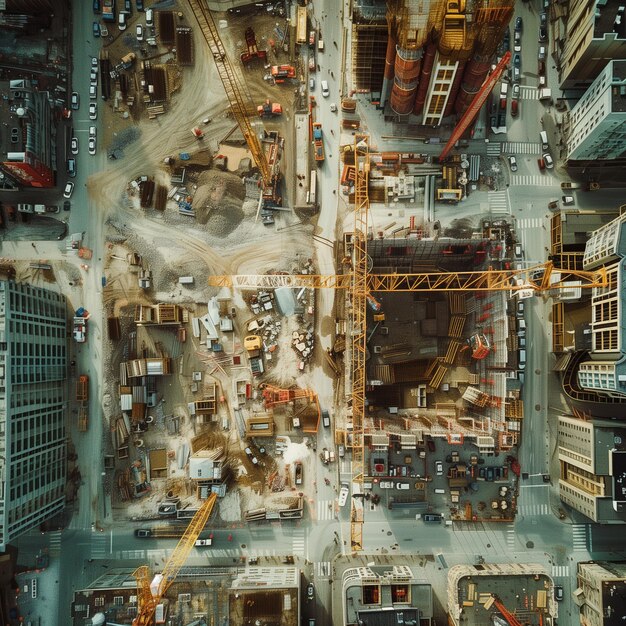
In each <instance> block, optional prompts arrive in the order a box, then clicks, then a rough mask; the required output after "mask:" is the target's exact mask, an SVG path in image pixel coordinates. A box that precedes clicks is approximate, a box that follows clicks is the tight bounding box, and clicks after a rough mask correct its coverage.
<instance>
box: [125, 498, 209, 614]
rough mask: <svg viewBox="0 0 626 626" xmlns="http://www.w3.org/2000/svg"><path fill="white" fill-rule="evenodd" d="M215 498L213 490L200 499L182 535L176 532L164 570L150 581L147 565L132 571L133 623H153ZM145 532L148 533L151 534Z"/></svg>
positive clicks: (200, 530)
mask: <svg viewBox="0 0 626 626" xmlns="http://www.w3.org/2000/svg"><path fill="white" fill-rule="evenodd" d="M216 500H217V495H216V494H215V493H212V494H211V495H210V496H209V497H208V498H207V499H206V500H205V501H204V502H203V503H202V506H201V507H200V508H199V509H198V510H197V511H196V514H195V515H194V516H193V518H192V519H191V522H189V525H188V526H187V528H186V529H185V530H184V532H183V533H182V536H180V535H178V536H180V541H179V542H178V544H177V545H176V548H174V551H173V552H172V554H171V555H170V558H169V559H168V561H167V563H166V564H165V566H164V568H163V571H162V572H161V573H160V574H158V575H156V576H155V577H154V579H153V580H152V583H151V581H150V569H149V567H148V566H147V565H142V566H141V567H138V568H137V569H136V570H135V571H134V572H133V576H134V577H135V580H136V581H137V616H136V617H135V619H134V620H133V626H152V624H153V623H154V616H155V612H156V609H157V606H158V605H159V603H160V602H161V600H162V598H163V596H164V595H165V593H166V591H167V590H168V589H169V587H170V585H171V584H172V583H173V582H174V581H175V580H176V576H177V575H178V572H179V571H180V568H181V567H182V566H183V565H184V564H185V562H186V561H187V557H188V556H189V553H190V552H191V551H192V550H193V548H194V546H195V543H196V540H197V539H198V537H199V536H200V533H201V532H202V530H203V528H204V526H205V524H206V523H207V521H208V519H209V517H210V516H211V513H212V511H213V507H214V506H215V502H216ZM140 530H141V529H140ZM135 534H137V532H135ZM137 536H139V535H137ZM142 536H143V535H142ZM145 536H146V537H151V536H152V535H145Z"/></svg>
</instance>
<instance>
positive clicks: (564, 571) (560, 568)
mask: <svg viewBox="0 0 626 626" xmlns="http://www.w3.org/2000/svg"><path fill="white" fill-rule="evenodd" d="M552 578H569V565H553V566H552Z"/></svg>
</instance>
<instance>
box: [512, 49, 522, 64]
mask: <svg viewBox="0 0 626 626" xmlns="http://www.w3.org/2000/svg"><path fill="white" fill-rule="evenodd" d="M513 67H522V55H521V54H520V53H519V52H516V53H515V54H514V55H513Z"/></svg>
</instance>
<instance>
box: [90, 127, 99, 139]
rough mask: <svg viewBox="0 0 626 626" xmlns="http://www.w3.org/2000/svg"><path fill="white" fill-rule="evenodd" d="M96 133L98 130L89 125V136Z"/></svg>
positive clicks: (93, 135)
mask: <svg viewBox="0 0 626 626" xmlns="http://www.w3.org/2000/svg"><path fill="white" fill-rule="evenodd" d="M97 135H98V130H97V129H96V127H95V126H90V127H89V136H90V137H96V136H97Z"/></svg>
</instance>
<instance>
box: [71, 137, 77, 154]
mask: <svg viewBox="0 0 626 626" xmlns="http://www.w3.org/2000/svg"><path fill="white" fill-rule="evenodd" d="M70 149H71V151H72V154H78V137H72V141H71V144H70Z"/></svg>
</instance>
